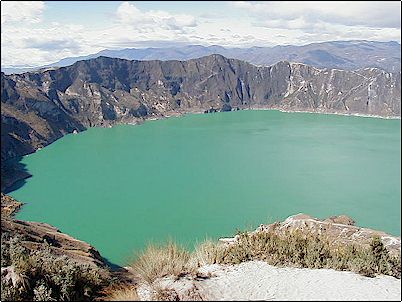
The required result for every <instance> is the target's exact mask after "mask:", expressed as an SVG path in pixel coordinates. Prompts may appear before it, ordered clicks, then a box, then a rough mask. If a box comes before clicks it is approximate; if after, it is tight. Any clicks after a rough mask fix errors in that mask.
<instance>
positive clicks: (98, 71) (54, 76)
mask: <svg viewBox="0 0 402 302" xmlns="http://www.w3.org/2000/svg"><path fill="white" fill-rule="evenodd" d="M1 84H2V85H1V123H2V127H1V131H2V132H1V146H2V147H1V159H2V162H3V161H5V160H8V159H11V158H15V157H18V156H22V155H25V154H28V153H31V152H34V151H35V150H37V149H38V148H42V147H43V146H46V145H47V144H50V143H51V142H53V141H55V140H56V139H58V138H60V137H62V136H63V135H65V134H67V133H72V132H75V131H83V130H85V129H86V128H88V127H93V126H110V125H113V124H116V123H138V122H140V121H142V120H144V119H148V118H157V117H163V116H166V115H173V114H182V113H186V112H215V111H230V110H233V108H236V110H237V109H249V108H276V109H282V110H290V111H295V110H304V111H315V112H337V113H347V114H348V113H359V114H369V115H378V116H384V117H389V116H393V117H394V116H400V102H401V73H400V72H396V73H389V72H385V71H383V70H380V69H377V68H365V69H360V70H356V71H345V70H338V69H317V68H314V67H311V66H308V65H304V64H299V63H289V62H286V61H282V62H279V63H276V64H275V65H272V66H267V67H258V66H255V65H252V64H249V63H246V62H243V61H240V60H236V59H228V58H225V57H223V56H221V55H210V56H207V57H202V58H198V59H192V60H188V61H129V60H123V59H113V58H107V57H98V58H96V59H91V60H86V61H78V62H76V63H75V64H73V65H71V66H68V67H62V68H58V69H54V70H47V71H42V72H35V73H24V74H21V75H9V76H7V75H5V74H4V73H1ZM11 170H12V169H11ZM3 171H4V167H3V164H2V172H3ZM3 174H5V175H4V177H3V175H2V189H4V188H5V187H6V185H8V184H9V182H3V178H4V179H6V178H7V177H8V176H9V174H10V173H3ZM11 174H12V173H11Z"/></svg>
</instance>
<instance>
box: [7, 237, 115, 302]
mask: <svg viewBox="0 0 402 302" xmlns="http://www.w3.org/2000/svg"><path fill="white" fill-rule="evenodd" d="M1 267H2V277H1V300H2V301H86V300H94V298H96V297H97V296H99V292H100V290H101V289H102V288H103V287H105V286H106V285H107V284H108V283H109V281H110V280H108V278H107V276H108V274H107V273H106V272H104V271H103V270H102V269H100V268H97V267H94V266H90V265H88V264H80V263H78V262H75V261H73V260H71V259H69V258H68V257H67V256H56V255H54V254H53V253H51V251H50V249H46V247H45V248H41V249H38V250H35V251H29V250H28V249H26V248H25V247H23V245H22V244H21V238H19V237H12V238H9V237H8V236H7V234H5V233H3V234H2V237H1ZM3 269H6V270H7V271H5V272H6V273H5V274H3ZM3 275H4V276H3ZM10 279H11V280H10Z"/></svg>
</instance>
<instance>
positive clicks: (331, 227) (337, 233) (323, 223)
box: [220, 214, 401, 255]
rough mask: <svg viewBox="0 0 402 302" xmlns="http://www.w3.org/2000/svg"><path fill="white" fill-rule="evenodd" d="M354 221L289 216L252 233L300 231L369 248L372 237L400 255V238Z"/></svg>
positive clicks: (232, 240)
mask: <svg viewBox="0 0 402 302" xmlns="http://www.w3.org/2000/svg"><path fill="white" fill-rule="evenodd" d="M354 223H355V222H354V220H353V219H352V218H350V217H348V216H346V215H341V216H332V217H329V218H327V219H325V220H320V219H317V218H313V217H311V216H309V215H306V214H297V215H293V216H289V217H288V218H287V219H286V220H285V221H283V222H276V223H272V224H268V225H264V224H262V225H260V226H259V227H258V228H257V229H256V230H255V231H254V233H258V232H275V233H276V234H284V233H285V232H287V231H295V230H300V231H302V232H306V233H312V234H319V235H324V236H325V237H326V238H327V239H328V240H329V242H331V243H333V244H341V245H348V244H357V245H360V246H369V245H370V242H371V240H372V239H373V237H374V236H378V237H379V238H380V239H381V241H382V243H383V244H384V247H385V248H386V249H387V250H388V251H389V252H390V254H392V255H400V253H401V238H400V237H396V236H392V235H389V234H387V233H385V232H381V231H376V230H372V229H368V228H362V227H358V226H355V225H354ZM237 238H238V236H236V237H233V238H221V239H220V241H221V242H224V243H226V244H231V243H233V242H235V241H236V240H237Z"/></svg>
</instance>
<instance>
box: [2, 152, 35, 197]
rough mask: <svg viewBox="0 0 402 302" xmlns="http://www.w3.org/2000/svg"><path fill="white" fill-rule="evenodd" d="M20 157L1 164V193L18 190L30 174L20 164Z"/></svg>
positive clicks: (24, 166)
mask: <svg viewBox="0 0 402 302" xmlns="http://www.w3.org/2000/svg"><path fill="white" fill-rule="evenodd" d="M21 160H22V156H19V157H16V158H13V159H9V160H5V161H3V160H2V162H1V191H2V192H3V193H5V194H7V193H10V192H12V191H15V190H18V189H19V188H21V187H22V186H23V185H24V184H25V183H26V179H27V178H29V177H31V176H32V174H30V173H29V172H28V169H27V167H26V165H25V164H23V163H22V162H21Z"/></svg>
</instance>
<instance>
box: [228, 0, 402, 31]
mask: <svg viewBox="0 0 402 302" xmlns="http://www.w3.org/2000/svg"><path fill="white" fill-rule="evenodd" d="M232 5H233V6H234V7H237V8H240V9H243V10H247V11H249V12H251V13H253V14H254V15H255V16H256V17H257V18H261V19H265V20H267V19H268V20H286V21H290V20H297V19H300V18H303V19H304V20H308V21H309V22H310V23H315V22H320V21H321V22H325V23H331V24H340V25H360V26H367V27H381V28H401V2H399V1H266V2H258V3H256V2H245V1H235V2H232Z"/></svg>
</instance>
